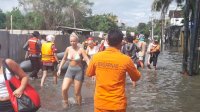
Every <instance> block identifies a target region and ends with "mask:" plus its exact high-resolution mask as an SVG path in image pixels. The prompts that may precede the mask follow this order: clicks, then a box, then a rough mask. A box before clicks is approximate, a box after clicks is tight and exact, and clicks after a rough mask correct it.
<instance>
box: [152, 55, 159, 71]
mask: <svg viewBox="0 0 200 112" xmlns="http://www.w3.org/2000/svg"><path fill="white" fill-rule="evenodd" d="M157 61H158V53H155V55H154V57H153V66H154V69H155V70H156V69H157Z"/></svg>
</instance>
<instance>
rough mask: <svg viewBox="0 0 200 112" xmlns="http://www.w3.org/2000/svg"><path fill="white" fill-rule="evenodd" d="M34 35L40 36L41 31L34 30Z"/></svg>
mask: <svg viewBox="0 0 200 112" xmlns="http://www.w3.org/2000/svg"><path fill="white" fill-rule="evenodd" d="M32 35H33V36H34V37H39V36H40V33H39V32H38V31H34V32H33V33H32Z"/></svg>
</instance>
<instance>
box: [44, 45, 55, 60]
mask: <svg viewBox="0 0 200 112" xmlns="http://www.w3.org/2000/svg"><path fill="white" fill-rule="evenodd" d="M53 45H54V43H52V42H47V43H43V44H42V49H41V51H42V61H43V62H55V61H56V59H55V56H54V52H53V50H52V46H53Z"/></svg>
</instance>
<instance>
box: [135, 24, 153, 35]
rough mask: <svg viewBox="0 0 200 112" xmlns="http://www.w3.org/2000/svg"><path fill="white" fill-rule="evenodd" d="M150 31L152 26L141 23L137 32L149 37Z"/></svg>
mask: <svg viewBox="0 0 200 112" xmlns="http://www.w3.org/2000/svg"><path fill="white" fill-rule="evenodd" d="M149 30H150V26H148V24H146V23H139V24H138V26H137V31H138V32H139V33H142V34H145V35H149Z"/></svg>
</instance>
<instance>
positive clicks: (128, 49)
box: [122, 43, 140, 59]
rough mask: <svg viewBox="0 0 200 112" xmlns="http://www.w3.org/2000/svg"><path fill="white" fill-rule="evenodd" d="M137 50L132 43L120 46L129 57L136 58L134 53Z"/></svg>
mask: <svg viewBox="0 0 200 112" xmlns="http://www.w3.org/2000/svg"><path fill="white" fill-rule="evenodd" d="M139 51H140V49H139V48H138V47H137V45H136V44H134V43H127V44H125V45H124V46H122V53H124V54H125V55H127V56H129V57H131V59H136V58H137V55H136V53H137V52H139Z"/></svg>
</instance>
